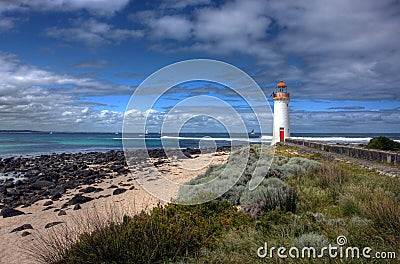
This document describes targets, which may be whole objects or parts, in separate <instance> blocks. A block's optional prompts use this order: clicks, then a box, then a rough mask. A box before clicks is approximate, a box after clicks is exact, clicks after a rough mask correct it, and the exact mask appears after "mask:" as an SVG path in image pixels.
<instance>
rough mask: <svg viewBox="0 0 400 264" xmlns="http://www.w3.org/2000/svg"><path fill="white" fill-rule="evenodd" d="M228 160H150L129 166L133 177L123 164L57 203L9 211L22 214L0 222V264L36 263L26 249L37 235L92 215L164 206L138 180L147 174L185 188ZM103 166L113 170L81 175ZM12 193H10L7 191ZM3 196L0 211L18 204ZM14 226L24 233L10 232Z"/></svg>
mask: <svg viewBox="0 0 400 264" xmlns="http://www.w3.org/2000/svg"><path fill="white" fill-rule="evenodd" d="M82 155H85V154H82ZM82 157H84V156H82ZM228 158H229V152H227V151H219V152H217V153H206V154H196V155H192V156H190V158H176V157H173V158H167V157H153V158H152V159H151V163H152V164H151V163H150V161H146V162H148V164H145V163H144V161H142V162H141V163H138V164H137V165H136V166H134V167H133V168H132V167H131V170H132V172H131V171H129V170H127V168H128V167H127V165H125V166H124V168H123V169H122V168H119V169H118V171H119V172H118V171H106V172H105V173H103V176H102V177H98V178H94V181H92V183H91V184H79V185H78V186H76V187H75V188H71V189H67V190H66V191H65V193H63V194H62V195H61V197H60V198H58V199H54V196H53V197H51V195H49V196H48V197H47V198H44V196H43V197H42V198H39V199H38V200H37V201H35V202H33V203H32V204H30V205H23V204H20V205H18V206H14V208H13V209H16V210H18V211H20V212H22V213H24V214H21V215H17V216H12V217H5V218H3V217H4V216H3V217H2V218H0V241H1V243H0V263H10V264H11V263H35V260H34V259H33V258H32V256H30V255H29V254H28V252H27V249H28V248H32V246H33V245H35V242H37V239H38V237H39V236H46V234H47V233H48V232H50V233H53V234H54V233H57V230H58V229H57V228H63V226H65V225H67V226H69V227H74V226H75V225H76V224H77V223H76V219H85V218H87V217H89V216H90V214H91V212H96V213H97V214H98V215H103V216H104V217H105V218H108V219H112V218H113V217H114V218H115V217H118V216H122V215H123V214H134V213H137V212H139V211H141V210H147V209H151V208H152V207H154V206H156V205H157V204H158V203H160V204H165V203H166V201H161V200H159V199H158V198H157V197H154V196H152V195H151V194H149V193H148V192H147V191H145V190H144V189H143V188H142V186H141V185H140V184H139V183H138V181H137V178H138V177H141V176H143V175H145V177H147V178H148V179H149V180H151V182H152V183H154V184H157V182H158V181H159V180H160V177H159V175H160V174H159V173H161V174H162V176H164V177H165V178H167V179H169V180H171V181H173V182H176V183H184V182H187V181H189V180H191V179H193V178H195V177H196V176H198V175H199V174H201V173H204V172H205V170H206V169H207V167H208V166H209V165H210V164H221V163H225V162H226V161H227V160H228ZM83 160H84V158H83ZM153 164H156V165H157V166H153ZM107 166H108V167H110V166H113V165H110V164H109V162H104V164H98V163H97V164H93V162H88V165H87V168H86V169H85V170H94V171H103V170H105V167H107ZM67 183H68V182H67ZM46 188H47V187H43V189H46ZM10 189H12V188H8V189H7V190H10ZM53 189H54V187H53ZM3 191H4V190H3ZM163 191H164V192H167V193H168V196H169V197H170V198H175V197H176V196H177V191H178V189H166V190H163ZM2 195H3V196H2V198H3V199H2V201H3V203H2V207H3V208H4V207H7V206H9V204H14V205H15V204H17V202H18V201H11V200H7V199H4V198H5V195H4V192H3V194H2ZM8 195H9V193H8ZM77 196H78V197H80V198H81V197H85V199H80V200H79V201H78V202H76V203H74V202H73V201H74V197H77ZM36 199H37V198H36ZM75 200H76V199H75ZM86 200H87V201H86ZM71 201H72V202H71ZM79 207H80V209H79ZM76 209H77V210H76ZM22 226H24V227H22ZM49 226H50V227H49ZM18 227H21V228H20V229H24V228H27V229H25V230H20V231H14V232H12V231H13V230H14V229H17V228H18ZM31 228H33V229H31ZM54 231H55V232H54Z"/></svg>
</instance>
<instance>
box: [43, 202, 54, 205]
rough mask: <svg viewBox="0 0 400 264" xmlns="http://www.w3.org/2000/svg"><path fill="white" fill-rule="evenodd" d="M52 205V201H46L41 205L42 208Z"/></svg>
mask: <svg viewBox="0 0 400 264" xmlns="http://www.w3.org/2000/svg"><path fill="white" fill-rule="evenodd" d="M52 204H53V201H47V202H45V203H44V204H43V206H49V205H52Z"/></svg>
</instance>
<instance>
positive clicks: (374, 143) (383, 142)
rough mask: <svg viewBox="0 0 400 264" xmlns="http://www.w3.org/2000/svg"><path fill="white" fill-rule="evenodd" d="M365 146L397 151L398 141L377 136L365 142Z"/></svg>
mask: <svg viewBox="0 0 400 264" xmlns="http://www.w3.org/2000/svg"><path fill="white" fill-rule="evenodd" d="M366 148H368V149H381V150H393V151H399V150H400V143H399V142H396V141H393V140H391V139H390V138H387V137H377V138H373V139H371V140H370V141H369V143H368V144H367V146H366Z"/></svg>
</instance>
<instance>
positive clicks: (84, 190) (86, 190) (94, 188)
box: [79, 186, 96, 193]
mask: <svg viewBox="0 0 400 264" xmlns="http://www.w3.org/2000/svg"><path fill="white" fill-rule="evenodd" d="M95 191H96V187H93V186H89V187H86V188H84V189H82V190H80V191H79V192H83V193H92V192H95Z"/></svg>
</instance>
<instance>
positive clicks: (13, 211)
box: [0, 207, 25, 218]
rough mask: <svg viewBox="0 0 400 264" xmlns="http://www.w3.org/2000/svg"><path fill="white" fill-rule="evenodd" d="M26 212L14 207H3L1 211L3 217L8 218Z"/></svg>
mask: <svg viewBox="0 0 400 264" xmlns="http://www.w3.org/2000/svg"><path fill="white" fill-rule="evenodd" d="M23 214H25V213H24V212H21V211H19V210H16V209H14V208H11V207H9V208H3V209H2V210H1V212H0V215H2V216H3V218H7V217H13V216H17V215H23Z"/></svg>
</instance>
